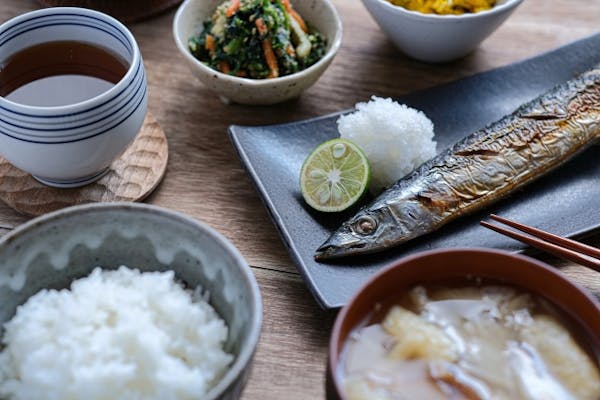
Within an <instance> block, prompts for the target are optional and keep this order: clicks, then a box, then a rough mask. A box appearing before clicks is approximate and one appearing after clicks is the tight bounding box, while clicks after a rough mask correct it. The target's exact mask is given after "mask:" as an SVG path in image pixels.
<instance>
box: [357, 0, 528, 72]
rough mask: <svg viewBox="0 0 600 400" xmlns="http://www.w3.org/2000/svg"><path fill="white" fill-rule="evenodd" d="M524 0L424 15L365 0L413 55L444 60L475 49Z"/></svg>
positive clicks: (392, 37)
mask: <svg viewBox="0 0 600 400" xmlns="http://www.w3.org/2000/svg"><path fill="white" fill-rule="evenodd" d="M522 1H523V0H499V1H498V2H497V5H496V6H494V7H493V8H492V9H490V10H486V11H481V12H477V13H472V14H462V15H436V14H423V13H420V12H416V11H410V10H407V9H405V8H403V7H400V6H395V5H393V4H391V3H390V2H388V1H387V0H362V2H363V4H364V5H365V7H366V8H367V10H368V11H369V13H371V15H372V16H373V18H374V19H375V21H376V22H377V23H378V24H379V26H380V27H381V29H382V30H383V31H384V32H385V34H386V35H387V36H388V37H389V38H390V40H391V41H392V42H393V43H394V44H395V45H396V47H398V49H400V51H402V52H403V53H405V54H407V55H408V56H410V57H413V58H416V59H417V60H421V61H426V62H444V61H450V60H454V59H456V58H460V57H462V56H464V55H466V54H468V53H470V52H471V51H473V50H474V49H475V48H476V47H477V46H478V45H479V43H481V42H482V41H483V40H484V39H485V38H487V37H488V36H489V35H490V34H491V33H492V32H494V31H495V30H496V28H498V27H499V26H500V25H501V24H502V23H503V22H504V21H505V20H506V19H507V18H508V16H509V15H510V14H511V13H512V12H513V11H514V10H515V8H516V7H517V6H518V5H519V4H521V2H522Z"/></svg>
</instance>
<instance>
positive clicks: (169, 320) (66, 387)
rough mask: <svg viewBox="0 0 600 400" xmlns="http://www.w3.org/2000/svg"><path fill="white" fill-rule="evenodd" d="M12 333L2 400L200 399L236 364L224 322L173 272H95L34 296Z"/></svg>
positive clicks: (2, 370)
mask: <svg viewBox="0 0 600 400" xmlns="http://www.w3.org/2000/svg"><path fill="white" fill-rule="evenodd" d="M4 328H5V334H4V337H3V341H2V342H3V344H4V346H5V347H4V349H3V350H2V352H1V353H0V380H1V382H0V398H3V399H12V400H76V399H77V400H84V399H85V400H109V399H110V400H113V399H121V400H142V399H143V400H153V399H156V400H159V399H160V400H179V399H199V398H201V397H202V396H203V395H204V394H205V393H206V392H207V391H208V390H209V389H210V388H211V386H212V385H213V384H215V383H216V382H217V381H218V379H219V378H220V377H221V376H222V374H223V372H224V371H225V369H226V368H227V366H228V365H229V364H230V363H231V361H232V359H233V357H232V356H231V355H229V354H227V353H225V352H224V351H223V350H222V347H223V343H224V342H225V340H226V339H227V326H226V325H225V323H224V322H223V320H221V319H220V317H219V316H218V315H217V313H216V312H215V311H214V309H213V308H212V307H211V306H210V305H209V304H208V303H206V302H205V301H203V300H202V299H199V300H198V299H192V292H191V291H189V290H185V289H184V288H183V287H182V286H181V285H179V284H177V283H176V282H175V281H174V274H173V273H172V272H164V273H158V272H156V273H140V272H139V271H137V270H131V269H129V268H126V267H121V268H120V269H118V270H116V271H104V270H101V269H100V268H96V269H95V270H94V271H93V272H92V274H91V275H90V276H88V277H86V278H83V279H80V280H77V281H75V282H73V284H72V286H71V290H61V291H56V290H43V291H41V292H39V293H38V294H36V295H34V296H32V297H31V298H30V299H29V300H28V301H27V302H26V303H25V304H24V305H22V306H20V307H19V308H18V310H17V313H16V315H15V316H14V317H13V319H12V320H11V321H9V322H8V323H6V324H5V326H4Z"/></svg>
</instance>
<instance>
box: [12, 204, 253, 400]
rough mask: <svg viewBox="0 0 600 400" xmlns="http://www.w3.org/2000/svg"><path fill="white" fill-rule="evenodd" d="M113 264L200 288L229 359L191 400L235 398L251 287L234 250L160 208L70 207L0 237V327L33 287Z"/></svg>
mask: <svg viewBox="0 0 600 400" xmlns="http://www.w3.org/2000/svg"><path fill="white" fill-rule="evenodd" d="M157 227H158V229H157ZM121 265H126V266H128V267H130V268H136V269H138V270H140V271H142V272H144V271H167V270H172V271H174V273H175V277H176V278H177V279H178V280H180V281H181V282H183V283H184V284H185V285H186V286H187V287H188V288H190V289H194V288H196V287H198V286H199V287H201V288H202V289H203V290H205V291H207V292H208V294H209V302H210V304H211V305H212V306H213V307H214V309H215V310H216V311H217V313H219V315H220V316H221V317H222V318H223V319H224V320H225V322H226V323H227V326H228V327H229V336H228V338H227V340H226V342H225V344H224V348H225V350H226V351H227V352H229V353H230V354H233V355H234V356H235V359H234V361H233V362H232V364H231V365H230V366H229V368H228V369H227V371H226V372H225V374H224V375H223V377H222V378H221V379H220V381H219V382H217V383H216V384H215V386H214V387H213V388H212V389H211V390H210V391H209V392H208V393H207V394H206V395H205V396H200V394H199V395H198V399H199V400H200V399H202V400H216V399H220V400H232V399H238V398H239V397H240V395H241V392H242V390H243V387H244V385H245V383H246V381H247V379H248V377H249V373H250V369H251V364H252V360H253V356H254V352H255V350H256V346H257V343H258V340H259V336H260V329H261V323H262V302H261V296H260V291H259V288H258V284H257V282H256V279H255V277H254V274H253V273H252V271H251V269H250V267H249V266H248V264H247V263H246V261H245V260H244V259H243V257H242V256H241V254H240V253H239V251H238V250H237V249H236V248H235V247H234V246H233V245H232V244H231V243H230V242H228V241H227V240H226V239H225V238H224V237H223V236H221V235H220V234H219V233H217V232H216V231H215V230H213V229H212V228H210V227H209V226H207V225H205V224H203V223H201V222H199V221H197V220H195V219H193V218H190V217H188V216H186V215H183V214H180V213H176V212H173V211H170V210H167V209H164V208H159V207H155V206H150V205H146V204H137V203H97V204H88V205H83V206H76V207H70V208H65V209H62V210H59V211H56V212H54V213H51V214H47V215H44V216H42V217H38V218H36V219H33V220H31V221H29V222H27V223H26V224H24V225H21V226H19V227H18V228H16V229H15V230H13V231H12V232H10V233H8V234H7V235H5V236H4V237H3V238H2V239H1V240H0V331H2V325H3V324H4V323H5V322H7V321H8V320H9V319H11V318H12V317H13V316H14V314H15V312H16V309H17V307H18V306H19V305H20V304H23V303H24V302H25V301H27V299H28V298H29V297H31V296H32V295H34V294H35V293H37V292H39V291H40V290H42V289H48V288H52V289H64V288H68V287H69V286H70V284H71V282H72V281H73V280H76V279H79V278H82V277H84V276H88V275H89V274H90V273H91V272H92V270H93V269H94V268H95V267H97V266H100V267H102V268H104V269H117V268H118V267H119V266H121ZM178 317H179V318H186V316H185V315H180V316H178ZM165 368H166V366H165ZM165 373H168V371H165Z"/></svg>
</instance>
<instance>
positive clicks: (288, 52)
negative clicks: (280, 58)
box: [285, 44, 296, 57]
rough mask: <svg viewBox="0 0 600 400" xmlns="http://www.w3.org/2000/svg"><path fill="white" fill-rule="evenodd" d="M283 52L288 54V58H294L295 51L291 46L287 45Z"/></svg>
mask: <svg viewBox="0 0 600 400" xmlns="http://www.w3.org/2000/svg"><path fill="white" fill-rule="evenodd" d="M285 52H286V53H287V54H288V56H291V57H294V56H295V55H296V50H294V46H292V45H291V44H290V45H288V47H287V48H286V49H285Z"/></svg>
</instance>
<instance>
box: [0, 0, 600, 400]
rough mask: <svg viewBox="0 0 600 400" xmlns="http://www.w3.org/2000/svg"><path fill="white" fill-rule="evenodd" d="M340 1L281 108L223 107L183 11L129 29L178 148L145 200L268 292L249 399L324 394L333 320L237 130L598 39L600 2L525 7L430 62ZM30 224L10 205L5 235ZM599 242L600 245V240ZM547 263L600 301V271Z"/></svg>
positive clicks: (1, 12) (0, 208)
mask: <svg viewBox="0 0 600 400" xmlns="http://www.w3.org/2000/svg"><path fill="white" fill-rule="evenodd" d="M296 1H305V0H296ZM333 2H334V3H335V5H336V7H337V8H338V11H339V12H340V14H341V17H342V19H343V23H344V28H345V31H344V38H343V45H342V48H341V50H340V52H339V53H338V55H337V57H336V59H335V60H334V62H333V64H332V65H331V67H330V68H329V69H328V70H327V71H326V72H325V74H324V75H323V76H322V78H321V79H320V80H319V81H318V82H317V84H316V85H315V86H313V87H312V88H310V89H309V90H307V91H306V92H305V94H304V95H303V96H302V97H301V98H299V99H298V100H295V101H291V102H288V103H285V104H282V105H278V106H272V107H247V106H236V105H225V104H223V103H221V102H220V101H219V99H218V98H217V97H216V96H215V95H214V94H212V93H211V92H209V91H208V90H207V89H206V88H205V87H204V86H203V85H202V84H201V83H199V82H198V81H196V80H195V78H194V77H193V76H192V74H191V73H190V71H188V69H187V67H186V65H185V62H184V61H183V58H182V56H181V55H180V54H178V53H177V50H176V48H175V45H174V43H173V39H172V37H171V23H172V19H173V14H174V13H173V11H171V12H169V13H167V14H163V15H161V16H159V17H156V18H153V19H151V20H147V21H144V22H141V23H137V24H133V25H130V27H131V29H132V31H133V33H134V35H135V37H136V38H137V40H138V42H139V44H140V47H141V50H142V53H143V57H144V61H145V66H146V70H147V72H148V79H149V87H150V95H149V96H150V97H149V101H150V105H149V107H150V110H151V111H152V113H153V115H154V116H155V117H156V119H157V120H158V121H159V123H160V125H161V126H162V128H163V129H164V130H165V132H166V134H167V136H168V140H169V146H170V150H169V151H170V154H169V166H168V173H167V175H166V177H165V179H164V181H163V182H162V184H161V185H160V187H159V188H158V189H157V190H156V191H155V192H154V193H153V194H152V195H151V196H150V197H149V198H148V199H147V201H148V202H150V203H153V204H157V205H160V206H164V207H169V208H171V209H175V210H177V211H181V212H184V213H187V214H189V215H191V216H193V217H195V218H198V219H200V220H203V221H204V222H206V223H207V224H209V225H211V226H212V227H213V228H215V229H217V230H218V231H220V232H221V233H223V234H224V235H225V236H226V237H228V238H229V239H230V240H231V241H232V242H233V243H234V244H235V245H236V246H237V247H238V248H239V249H240V251H241V252H242V254H243V255H244V257H245V258H246V259H247V260H248V262H249V263H250V264H251V265H252V266H253V269H254V272H255V274H256V276H257V279H258V281H259V285H260V288H261V290H262V295H263V300H264V324H263V333H262V338H261V343H260V345H259V348H258V352H257V354H256V359H255V363H254V370H253V373H252V376H251V379H250V382H249V384H248V386H247V388H246V390H245V392H244V395H243V398H244V399H245V400H259V399H261V400H270V399H286V400H296V399H319V398H324V387H323V385H324V372H325V360H326V352H327V341H328V336H329V332H330V329H331V326H332V323H333V319H334V317H335V313H334V312H323V311H322V310H320V309H319V307H318V306H317V305H316V303H315V301H314V300H313V299H312V297H311V296H310V294H309V293H308V291H307V289H306V287H305V286H304V284H303V282H302V280H301V278H300V276H299V275H298V273H297V271H296V269H295V267H294V265H293V264H292V262H291V260H290V258H289V256H288V255H287V253H286V251H285V249H284V246H283V245H282V243H281V241H280V239H279V237H278V235H277V232H276V229H275V227H274V226H273V224H272V223H271V221H270V220H269V218H268V215H267V212H266V211H265V209H264V208H263V206H262V204H261V202H260V199H259V197H258V195H257V193H256V191H255V189H254V188H253V186H252V184H251V182H250V179H249V178H248V177H247V176H246V174H245V173H244V170H243V169H242V167H241V165H240V162H239V161H238V159H237V157H236V155H235V152H234V150H233V148H232V146H231V144H230V142H229V139H228V137H227V126H228V125H230V124H244V125H264V124H272V123H281V122H289V121H295V120H301V119H305V118H309V117H316V116H319V115H323V114H326V113H330V112H335V111H339V110H343V109H348V108H351V107H352V106H353V105H354V104H355V103H356V102H358V101H364V100H365V99H367V98H369V97H370V96H371V95H378V96H398V95H402V94H405V93H408V92H411V91H414V90H418V89H423V88H427V87H431V86H435V85H438V84H441V83H444V82H449V81H452V80H455V79H457V78H461V77H464V76H469V75H472V74H475V73H477V72H481V71H486V70H489V69H492V68H495V67H499V66H503V65H507V64H510V63H512V62H515V61H519V60H522V59H525V58H527V57H531V56H535V55H537V54H540V53H542V52H545V51H549V50H552V49H553V48H555V47H558V46H560V45H563V44H567V43H569V42H571V41H573V40H576V39H579V38H583V37H585V36H588V35H590V34H593V33H596V32H597V31H598V11H597V10H600V0H553V1H552V2H548V1H545V0H525V1H524V2H523V4H522V5H521V6H520V7H519V8H518V9H517V10H516V12H515V13H514V14H513V15H512V16H511V17H510V18H509V20H508V21H507V22H506V23H505V24H504V25H503V26H501V27H500V28H499V29H498V31H496V32H495V33H494V34H493V35H492V36H491V37H490V38H488V39H487V40H486V41H484V42H483V43H482V45H481V46H480V47H479V48H478V49H477V50H476V51H475V52H473V53H472V54H470V55H469V56H467V57H465V58H463V59H461V60H458V61H455V62H451V63H446V64H438V65H429V64H423V63H420V62H417V61H414V60H411V59H409V58H407V57H406V56H404V55H402V54H401V53H399V52H398V51H397V50H396V49H395V48H394V47H393V46H392V45H391V43H390V42H389V41H388V40H387V39H386V37H385V36H384V34H383V33H382V32H381V30H380V29H379V28H378V26H377V25H376V24H375V23H374V21H373V20H372V19H371V17H370V16H369V15H368V13H367V12H366V10H365V9H364V7H363V6H362V3H361V2H360V1H358V0H333ZM37 7H38V4H37V2H36V1H35V0H2V2H1V3H0V21H5V20H7V19H9V18H11V17H14V16H16V15H19V14H21V13H23V12H26V11H29V10H33V9H36V8H37ZM582 212H585V210H582ZM549 217H551V216H549ZM23 221H25V218H24V217H23V216H21V215H19V214H17V213H16V212H15V211H13V210H11V209H10V208H9V207H7V206H4V205H1V204H0V234H1V233H2V231H1V229H10V228H12V227H14V226H16V225H17V224H19V223H21V222H23ZM590 240H591V242H592V243H594V244H596V245H598V244H600V235H595V236H593V237H592V238H591V239H590ZM544 260H545V261H547V262H549V263H551V264H553V265H556V266H557V267H558V268H560V269H561V270H562V271H564V272H565V273H566V274H567V275H568V276H569V277H571V278H572V279H573V280H575V281H577V282H579V283H580V284H582V285H584V286H586V287H587V288H589V289H590V290H591V291H592V292H593V293H595V294H596V295H597V296H598V295H600V278H599V277H600V275H599V274H598V273H595V272H592V271H589V270H586V269H585V268H583V267H580V266H575V265H571V264H569V263H564V262H560V261H557V260H555V259H553V258H544Z"/></svg>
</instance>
